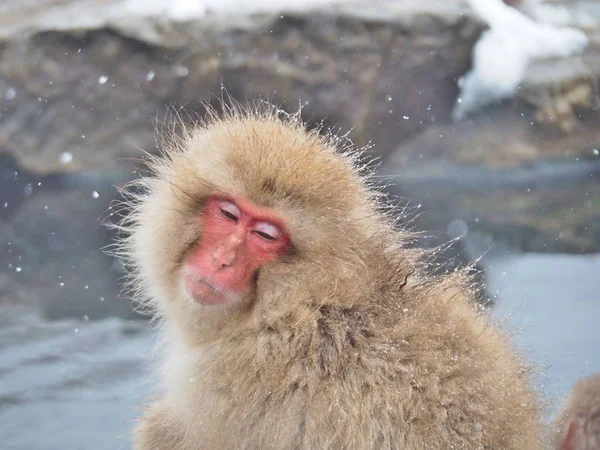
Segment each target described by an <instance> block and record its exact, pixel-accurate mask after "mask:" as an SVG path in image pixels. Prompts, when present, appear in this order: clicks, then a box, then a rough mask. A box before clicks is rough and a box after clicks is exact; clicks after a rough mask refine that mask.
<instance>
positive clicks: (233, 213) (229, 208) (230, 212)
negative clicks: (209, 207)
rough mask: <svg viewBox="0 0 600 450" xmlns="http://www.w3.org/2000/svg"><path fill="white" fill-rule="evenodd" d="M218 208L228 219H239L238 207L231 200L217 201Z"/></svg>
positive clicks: (235, 220)
mask: <svg viewBox="0 0 600 450" xmlns="http://www.w3.org/2000/svg"><path fill="white" fill-rule="evenodd" d="M219 209H220V210H221V214H222V215H223V216H225V217H227V218H228V219H229V220H233V221H234V222H237V221H238V220H240V216H241V215H242V213H241V212H240V210H239V208H238V207H237V206H236V205H235V204H233V203H231V202H226V201H222V202H219Z"/></svg>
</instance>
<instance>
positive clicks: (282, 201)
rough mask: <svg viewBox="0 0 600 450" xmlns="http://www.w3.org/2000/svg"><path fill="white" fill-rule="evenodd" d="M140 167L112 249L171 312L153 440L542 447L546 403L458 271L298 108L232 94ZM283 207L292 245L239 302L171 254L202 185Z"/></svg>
mask: <svg viewBox="0 0 600 450" xmlns="http://www.w3.org/2000/svg"><path fill="white" fill-rule="evenodd" d="M166 142H167V145H166V147H164V149H163V150H164V151H163V154H162V155H160V156H159V157H154V158H152V159H151V161H150V163H151V168H152V174H151V175H150V176H147V177H145V178H143V179H141V180H140V181H138V182H136V184H135V191H136V193H135V194H130V196H129V203H128V208H129V209H130V211H131V212H130V213H129V214H128V215H127V216H126V217H125V219H124V221H123V222H122V224H121V228H122V230H123V231H124V233H125V234H126V237H125V238H124V239H123V240H122V241H121V242H120V243H119V245H118V249H119V254H120V255H121V256H122V257H124V258H126V260H127V263H128V267H129V269H130V270H131V281H130V283H131V286H132V287H133V289H134V292H135V295H136V296H137V297H138V300H141V302H142V304H143V305H145V306H147V307H149V308H150V309H151V310H152V311H153V312H154V314H155V316H156V317H157V320H158V321H159V322H160V323H161V324H162V326H161V330H160V332H161V335H162V339H163V345H162V350H161V351H162V353H163V361H162V363H161V374H162V376H163V377H164V380H165V392H164V394H163V396H162V398H161V399H160V400H159V401H157V402H156V403H154V404H153V405H152V406H150V407H149V408H148V409H147V411H146V413H145V415H144V417H142V418H141V419H140V423H139V425H138V427H137V428H136V431H135V448H136V449H138V450H149V449H161V450H167V449H176V450H188V449H189V450H191V449H248V450H250V449H315V450H316V449H319V450H323V449H348V450H351V449H411V450H420V449H450V448H452V449H477V448H479V449H519V450H521V449H537V448H541V443H540V437H541V432H540V424H539V406H540V405H539V403H538V400H537V399H536V396H535V395H534V394H533V393H532V391H531V390H530V388H529V386H528V369H527V368H526V367H525V366H524V365H523V364H522V362H521V361H520V360H519V358H518V356H517V355H516V354H515V352H514V351H513V350H512V349H511V346H510V342H509V339H508V337H507V335H506V334H505V333H504V332H502V331H501V330H499V329H497V328H495V327H494V326H492V324H491V323H490V320H489V319H488V318H487V317H486V315H485V313H484V312H482V311H481V310H480V309H478V307H477V306H476V302H475V301H474V289H473V286H472V285H471V282H470V277H469V276H468V275H467V273H466V272H465V271H457V272H454V273H451V274H448V275H445V276H440V277H435V278H434V277H430V276H428V275H426V273H425V271H424V270H422V267H423V265H424V264H425V263H426V262H427V261H428V260H429V259H430V258H431V257H432V255H431V254H428V253H427V252H424V251H417V250H414V249H411V248H410V245H409V244H410V243H411V241H412V239H413V235H412V234H411V233H409V232H407V231H403V230H398V229H396V227H395V226H394V218H393V217H391V216H390V215H389V213H388V212H386V208H387V207H386V204H385V202H384V200H383V197H382V196H381V195H380V193H379V192H378V191H377V190H376V189H374V188H373V187H372V180H371V178H370V174H369V171H368V169H366V168H365V166H364V165H363V158H362V156H361V155H360V152H359V151H357V150H354V149H352V146H351V145H350V144H349V142H348V141H347V140H345V139H343V138H339V137H336V136H334V135H331V134H327V133H322V132H320V130H315V131H310V132H309V131H306V129H305V126H304V124H303V123H302V122H301V120H300V119H299V116H298V115H286V114H283V113H281V112H280V111H278V110H277V109H276V108H271V107H265V106H260V105H259V106H256V105H255V106H252V107H247V108H246V107H241V106H240V105H237V104H232V105H231V106H229V107H225V111H224V112H223V113H222V114H217V113H216V112H214V111H210V112H209V114H208V115H207V118H206V119H205V121H204V122H202V123H199V124H197V125H195V126H192V127H187V128H184V132H183V133H182V136H181V137H171V138H169V139H167V140H166ZM215 192H223V193H227V194H232V195H241V196H244V197H246V198H248V199H250V200H251V201H253V202H255V203H256V204H258V205H260V206H265V207H270V208H273V209H275V210H276V211H277V212H278V214H280V215H281V216H282V217H283V218H284V220H285V221H286V224H287V225H288V227H289V232H290V234H291V241H292V244H293V247H292V249H291V251H290V252H289V254H287V255H285V257H283V258H282V259H281V260H279V261H277V262H274V263H270V264H268V265H266V266H264V267H263V268H261V270H260V272H259V274H258V276H257V280H256V286H255V292H254V294H253V295H252V296H251V298H248V299H247V301H246V302H245V303H244V304H242V305H239V306H237V307H236V308H231V307H221V306H213V307H210V308H204V307H199V306H198V305H196V304H194V303H193V302H191V301H190V300H189V299H187V298H186V297H185V296H184V295H183V294H182V290H181V288H180V286H179V278H180V277H179V271H180V266H181V263H182V261H183V260H184V258H185V255H186V253H187V252H188V250H189V248H190V247H191V246H192V245H193V244H194V243H195V242H196V241H197V240H198V239H199V237H200V234H201V232H202V224H201V223H200V219H199V217H200V211H201V210H202V207H203V202H204V201H205V199H206V198H207V196H209V195H211V194H213V193H215Z"/></svg>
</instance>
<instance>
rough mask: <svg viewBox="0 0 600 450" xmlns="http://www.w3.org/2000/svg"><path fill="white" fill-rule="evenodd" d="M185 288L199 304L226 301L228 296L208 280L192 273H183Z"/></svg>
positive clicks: (214, 303)
mask: <svg viewBox="0 0 600 450" xmlns="http://www.w3.org/2000/svg"><path fill="white" fill-rule="evenodd" d="M184 281H185V289H186V291H187V293H188V294H189V296H190V297H192V299H193V300H194V301H195V302H196V303H199V304H201V305H218V304H223V303H228V296H227V294H226V293H225V292H223V291H221V290H220V289H219V288H218V287H216V286H214V285H213V284H212V283H211V282H210V281H208V280H206V279H204V278H199V277H196V276H194V275H190V274H185V275H184Z"/></svg>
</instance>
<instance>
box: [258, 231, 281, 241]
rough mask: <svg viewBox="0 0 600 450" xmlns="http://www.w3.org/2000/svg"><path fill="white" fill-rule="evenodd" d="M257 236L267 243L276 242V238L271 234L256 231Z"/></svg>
mask: <svg viewBox="0 0 600 450" xmlns="http://www.w3.org/2000/svg"><path fill="white" fill-rule="evenodd" d="M254 232H255V233H256V234H258V235H259V236H260V237H261V238H263V239H266V240H267V241H274V240H275V239H277V238H275V237H273V236H271V235H270V234H267V233H263V232H262V231H254Z"/></svg>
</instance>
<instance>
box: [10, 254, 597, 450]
mask: <svg viewBox="0 0 600 450" xmlns="http://www.w3.org/2000/svg"><path fill="white" fill-rule="evenodd" d="M487 269H488V272H487V279H488V282H489V285H490V288H491V290H492V291H493V292H496V291H499V297H498V302H497V305H496V307H495V310H494V314H495V316H496V318H497V319H498V320H500V321H507V320H508V322H509V323H510V326H512V327H516V328H518V329H519V334H518V335H517V344H518V345H519V346H520V347H521V348H523V349H524V351H526V352H527V353H528V354H529V355H530V356H531V357H532V358H534V359H535V361H536V362H537V363H538V364H539V367H540V368H541V369H543V376H542V377H541V379H540V380H539V381H538V382H537V383H536V386H537V388H538V389H539V390H540V391H541V392H542V393H543V394H544V395H545V396H546V397H547V398H548V399H549V400H550V401H551V402H554V403H556V401H558V400H560V399H561V398H562V396H564V394H565V393H566V392H567V391H568V389H570V387H571V385H572V383H573V382H574V381H575V380H576V379H577V378H579V377H581V376H583V375H585V374H589V373H593V372H596V371H598V372H600V352H599V351H598V349H600V333H598V331H597V329H598V327H597V321H598V319H599V318H600V295H599V292H600V290H599V289H598V288H599V287H600V284H599V281H598V275H597V274H599V273H600V256H561V255H519V256H512V257H508V258H502V259H497V258H496V259H491V260H490V261H488V262H487ZM151 346H152V332H151V330H150V327H149V326H148V324H147V323H145V322H141V321H126V320H123V319H117V318H111V319H105V320H102V321H98V322H86V321H76V320H68V321H66V320H62V321H55V322H44V321H41V320H39V319H36V318H32V317H28V318H21V319H16V318H14V317H11V316H10V315H9V314H8V313H6V312H4V313H3V312H1V311H0V448H1V449H2V450H33V449H36V450H37V449H39V450H65V449H75V450H79V449H81V450H88V449H89V450H109V449H110V450H114V449H127V448H130V442H129V437H128V432H129V430H130V429H131V427H132V423H133V420H134V418H135V417H136V416H137V415H139V413H140V409H141V406H140V405H141V404H142V399H143V398H145V397H147V396H151V395H152V390H153V388H152V386H153V384H152V383H150V382H149V377H148V375H147V374H148V363H149V362H150V361H149V358H150V355H151Z"/></svg>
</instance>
